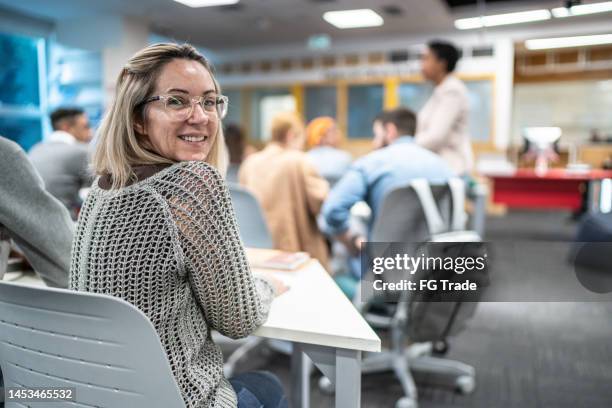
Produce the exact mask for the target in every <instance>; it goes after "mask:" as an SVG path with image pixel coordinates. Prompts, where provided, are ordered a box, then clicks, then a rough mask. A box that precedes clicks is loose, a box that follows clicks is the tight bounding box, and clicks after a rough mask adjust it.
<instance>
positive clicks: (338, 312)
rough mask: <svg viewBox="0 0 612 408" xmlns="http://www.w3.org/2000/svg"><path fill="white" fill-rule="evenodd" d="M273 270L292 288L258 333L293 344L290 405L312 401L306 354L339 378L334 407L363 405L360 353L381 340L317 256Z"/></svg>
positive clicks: (377, 347)
mask: <svg viewBox="0 0 612 408" xmlns="http://www.w3.org/2000/svg"><path fill="white" fill-rule="evenodd" d="M258 271H259V270H254V272H255V273H257V272H258ZM275 275H276V276H278V277H279V278H280V279H282V280H283V281H284V282H285V283H287V284H288V285H289V287H290V288H289V290H288V291H287V292H286V293H284V294H283V295H281V296H279V297H278V298H276V299H275V300H274V302H273V303H272V308H271V310H270V315H269V316H268V320H267V321H266V323H264V325H263V326H261V327H260V328H259V329H257V330H256V331H255V333H254V334H255V335H256V336H261V337H267V338H272V339H281V340H288V341H291V342H292V343H293V355H292V358H291V372H292V378H291V381H292V387H291V402H292V403H291V404H290V406H291V407H300V408H305V407H308V406H309V392H310V387H309V381H308V376H309V373H308V372H306V371H307V370H306V369H305V364H304V356H303V353H305V354H306V355H308V357H310V359H311V360H312V362H313V363H314V364H315V365H316V366H317V367H318V368H319V369H320V370H321V371H322V372H323V374H325V375H326V376H327V377H328V378H329V379H330V380H331V381H332V382H334V383H335V385H336V387H335V389H336V408H340V407H342V408H357V407H359V406H360V399H361V352H362V351H373V352H377V351H380V339H379V338H378V336H377V335H376V333H374V331H373V330H372V328H370V326H369V325H368V324H367V323H366V321H365V320H364V319H363V317H361V315H360V314H359V312H358V311H357V310H356V309H355V307H354V306H353V304H352V303H351V302H350V301H349V299H348V298H347V297H346V296H345V295H344V294H343V293H342V291H341V290H340V288H339V287H338V285H336V283H335V282H334V281H333V279H332V278H331V277H330V276H329V274H328V273H327V272H326V271H325V269H323V267H322V266H321V265H320V264H319V263H318V262H317V261H315V260H311V261H310V262H309V263H308V264H307V265H305V266H303V267H302V268H300V269H299V270H297V271H294V272H276V273H275Z"/></svg>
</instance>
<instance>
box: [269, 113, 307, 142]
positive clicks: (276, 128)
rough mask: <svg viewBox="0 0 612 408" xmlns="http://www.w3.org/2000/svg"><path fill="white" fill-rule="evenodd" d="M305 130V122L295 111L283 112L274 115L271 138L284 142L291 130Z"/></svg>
mask: <svg viewBox="0 0 612 408" xmlns="http://www.w3.org/2000/svg"><path fill="white" fill-rule="evenodd" d="M292 129H293V130H304V122H303V121H302V119H301V118H300V117H299V116H298V115H297V114H296V113H294V112H283V113H279V114H278V115H276V116H274V118H273V119H272V125H271V130H270V138H271V139H272V140H273V141H275V142H279V143H284V142H285V141H286V139H287V133H288V132H289V130H292Z"/></svg>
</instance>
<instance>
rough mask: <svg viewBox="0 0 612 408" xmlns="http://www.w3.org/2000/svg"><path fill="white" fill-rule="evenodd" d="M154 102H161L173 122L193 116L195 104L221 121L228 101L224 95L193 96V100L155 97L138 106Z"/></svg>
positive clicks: (183, 97) (179, 96)
mask: <svg viewBox="0 0 612 408" xmlns="http://www.w3.org/2000/svg"><path fill="white" fill-rule="evenodd" d="M155 101H162V102H163V103H164V108H166V111H167V112H169V113H170V114H171V115H172V117H173V118H174V119H175V120H187V119H188V118H190V117H191V115H192V114H193V109H194V106H195V105H196V104H198V105H200V107H201V108H202V109H203V110H204V111H205V112H208V113H215V114H216V115H217V117H218V118H219V119H223V118H224V117H225V115H226V114H227V105H228V102H229V99H228V98H227V96H225V95H214V96H212V95H207V96H195V97H193V98H189V97H187V96H182V95H157V96H152V97H150V98H149V99H147V100H146V101H144V102H142V103H141V104H140V105H146V104H147V103H149V102H155Z"/></svg>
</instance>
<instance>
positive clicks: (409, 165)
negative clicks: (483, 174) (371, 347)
mask: <svg viewBox="0 0 612 408" xmlns="http://www.w3.org/2000/svg"><path fill="white" fill-rule="evenodd" d="M380 120H381V122H382V125H383V129H384V135H383V139H384V140H383V141H382V143H381V146H384V147H381V148H379V149H378V150H375V151H373V152H371V153H369V154H367V155H365V156H364V157H362V158H360V159H359V160H357V161H355V162H354V163H353V165H352V166H351V167H350V168H349V170H348V171H347V172H346V174H345V175H344V176H343V177H342V178H341V179H340V181H339V182H338V183H337V184H336V185H335V186H334V188H333V189H332V191H331V192H330V194H329V196H328V198H327V200H326V201H325V203H324V205H323V210H322V213H323V218H324V220H325V223H326V225H327V229H328V232H330V233H331V234H332V235H334V236H336V237H337V238H338V239H340V240H341V241H342V242H343V243H344V244H345V245H346V246H347V248H348V249H349V250H350V251H351V252H352V253H353V254H357V253H358V248H359V247H360V244H361V242H362V241H363V240H364V239H365V237H362V236H361V234H359V233H356V232H354V231H351V230H350V229H349V217H350V211H351V207H352V206H353V205H354V204H355V203H357V202H359V201H365V202H366V203H367V204H368V205H369V206H370V209H371V210H372V217H371V221H370V223H372V222H373V220H374V219H376V215H377V212H378V210H379V207H380V205H381V204H382V200H383V198H384V197H385V195H386V194H387V193H388V192H389V191H390V190H392V189H393V188H395V187H399V186H401V185H406V184H408V183H409V182H410V181H411V180H413V179H415V178H424V179H427V180H429V181H431V182H433V183H442V182H445V181H446V180H448V179H449V178H450V177H452V176H453V171H452V170H451V168H450V167H449V166H448V165H447V164H446V162H445V161H444V160H443V159H442V158H441V157H440V156H438V155H437V154H435V153H433V152H431V151H429V150H427V149H425V148H423V147H420V146H418V145H417V144H416V143H415V142H414V137H413V135H414V132H415V130H416V115H415V114H414V113H413V112H412V111H410V110H409V109H406V108H397V109H394V110H391V111H388V112H385V114H383V115H381V118H380ZM370 226H371V225H370ZM353 269H358V268H353ZM352 273H353V274H354V277H355V278H357V279H358V277H359V271H358V270H353V271H352Z"/></svg>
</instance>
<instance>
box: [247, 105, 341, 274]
mask: <svg viewBox="0 0 612 408" xmlns="http://www.w3.org/2000/svg"><path fill="white" fill-rule="evenodd" d="M271 129H272V130H271V132H272V133H271V139H272V140H271V141H270V143H269V144H268V145H267V146H266V147H265V148H264V149H263V150H262V151H260V152H259V153H255V154H253V155H251V156H249V157H248V158H247V159H246V160H245V161H244V163H243V164H242V166H241V168H240V173H239V179H240V184H242V185H243V186H245V187H246V188H248V189H249V190H250V191H251V192H252V193H253V194H254V195H255V197H257V199H258V200H259V203H260V204H261V207H262V209H263V212H264V215H265V217H266V221H267V223H268V227H269V228H270V232H271V234H272V239H273V240H274V246H275V248H277V249H281V250H284V251H293V252H295V251H305V252H308V253H309V254H310V255H311V256H312V257H314V258H316V259H318V260H319V261H320V262H321V264H322V265H323V266H324V267H325V268H326V269H327V270H328V271H329V268H328V257H329V254H328V252H329V251H328V247H327V243H326V242H325V238H324V237H323V234H322V233H321V232H320V231H319V227H318V226H317V215H318V214H319V211H320V209H321V205H322V204H323V201H324V200H325V198H326V197H327V194H328V192H329V184H328V183H327V181H325V179H324V178H322V177H321V176H320V175H319V173H318V172H317V170H316V169H315V168H314V166H313V165H312V164H310V162H309V161H308V159H307V158H306V154H305V153H304V152H302V151H301V150H302V148H303V146H304V124H303V122H302V120H301V119H300V118H299V117H298V116H297V115H296V114H295V113H280V114H278V115H276V116H275V117H274V119H273V120H272V127H271Z"/></svg>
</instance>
